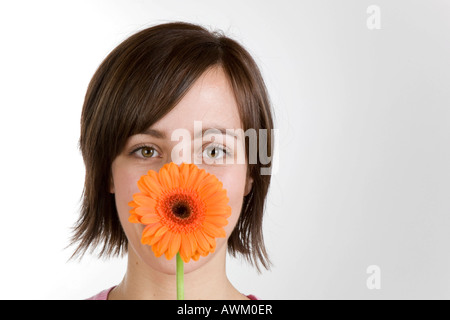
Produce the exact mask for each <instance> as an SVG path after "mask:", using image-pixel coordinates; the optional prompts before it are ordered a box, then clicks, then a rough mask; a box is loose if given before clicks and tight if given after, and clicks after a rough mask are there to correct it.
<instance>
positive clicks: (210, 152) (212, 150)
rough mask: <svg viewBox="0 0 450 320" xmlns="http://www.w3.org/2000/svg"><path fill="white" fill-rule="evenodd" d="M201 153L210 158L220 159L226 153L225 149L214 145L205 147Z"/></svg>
mask: <svg viewBox="0 0 450 320" xmlns="http://www.w3.org/2000/svg"><path fill="white" fill-rule="evenodd" d="M203 153H204V155H205V156H206V157H208V158H210V159H220V158H222V157H223V156H224V155H225V154H226V151H225V150H224V149H222V148H219V147H217V146H214V147H208V148H206V149H205V151H203Z"/></svg>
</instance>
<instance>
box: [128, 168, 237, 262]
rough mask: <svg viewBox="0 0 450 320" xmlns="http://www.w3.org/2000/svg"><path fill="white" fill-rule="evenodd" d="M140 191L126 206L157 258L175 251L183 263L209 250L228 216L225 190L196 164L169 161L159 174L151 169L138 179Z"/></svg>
mask: <svg viewBox="0 0 450 320" xmlns="http://www.w3.org/2000/svg"><path fill="white" fill-rule="evenodd" d="M138 187H139V190H140V191H141V192H140V193H136V194H134V195H133V201H131V202H130V203H129V206H130V207H132V208H133V209H131V210H130V214H131V216H130V217H129V221H130V222H132V223H142V224H144V225H146V227H145V229H144V231H143V232H142V239H141V242H142V243H143V244H148V245H150V246H151V247H152V250H153V252H154V253H155V255H156V256H157V257H160V256H161V255H162V254H165V256H166V258H167V259H172V258H173V257H174V256H175V255H176V254H177V252H179V253H180V256H181V258H182V259H183V261H184V262H189V260H190V259H191V258H192V259H194V260H198V259H199V257H200V256H206V255H208V254H209V253H210V252H214V250H215V248H216V239H215V238H220V237H225V236H226V234H225V230H224V229H223V227H224V226H225V225H227V224H228V221H227V218H228V217H229V216H230V215H231V208H230V206H228V201H229V199H228V197H227V192H226V190H225V189H223V184H222V182H220V181H219V180H218V179H217V177H216V176H214V175H212V174H209V173H207V172H206V171H205V170H204V169H199V168H198V167H197V166H196V165H195V164H185V163H182V164H181V165H180V166H177V165H176V164H175V163H173V162H171V163H168V164H166V165H164V166H163V167H162V168H161V170H159V173H157V172H155V171H152V170H150V171H149V172H148V173H147V174H146V175H144V176H142V177H141V178H140V179H139V181H138Z"/></svg>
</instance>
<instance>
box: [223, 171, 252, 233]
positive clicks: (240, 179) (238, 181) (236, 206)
mask: <svg viewBox="0 0 450 320" xmlns="http://www.w3.org/2000/svg"><path fill="white" fill-rule="evenodd" d="M217 177H218V178H219V179H220V181H222V183H223V186H224V188H225V189H226V190H227V196H228V198H229V199H230V201H229V206H230V207H231V212H232V213H231V216H230V217H229V218H228V225H226V227H225V231H226V233H227V236H230V234H231V232H232V231H233V229H234V227H235V226H236V223H237V221H238V219H239V215H240V213H241V208H242V203H243V201H244V190H245V177H246V167H245V166H239V165H237V166H236V167H235V168H233V170H230V171H228V172H226V174H223V175H217Z"/></svg>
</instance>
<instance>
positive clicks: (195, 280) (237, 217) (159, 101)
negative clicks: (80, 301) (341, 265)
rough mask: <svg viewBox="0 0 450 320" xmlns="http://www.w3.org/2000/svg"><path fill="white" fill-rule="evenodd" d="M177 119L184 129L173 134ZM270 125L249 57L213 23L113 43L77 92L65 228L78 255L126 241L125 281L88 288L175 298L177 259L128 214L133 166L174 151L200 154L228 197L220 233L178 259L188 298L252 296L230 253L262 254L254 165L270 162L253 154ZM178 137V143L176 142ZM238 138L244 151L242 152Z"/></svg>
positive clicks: (265, 177) (166, 158)
mask: <svg viewBox="0 0 450 320" xmlns="http://www.w3.org/2000/svg"><path fill="white" fill-rule="evenodd" d="M199 124H200V127H201V129H200V132H196V131H199V130H198V128H199ZM180 129H182V130H184V131H183V132H188V133H190V135H189V137H187V138H186V135H185V136H183V139H177V138H176V139H174V136H175V135H174V134H175V133H176V132H179V130H180ZM271 129H273V120H272V113H271V107H270V103H269V99H268V95H267V90H266V88H265V85H264V82H263V79H262V77H261V74H260V71H259V69H258V67H257V65H256V63H255V62H254V60H253V59H252V57H251V56H250V54H249V53H248V52H247V51H246V50H245V49H244V48H243V47H242V46H241V45H239V44H238V43H237V42H236V41H234V40H232V39H230V38H228V37H226V36H224V35H222V34H221V33H218V32H210V31H208V30H206V29H204V28H203V27H200V26H197V25H193V24H188V23H181V22H179V23H167V24H161V25H157V26H154V27H151V28H148V29H145V30H142V31H140V32H138V33H136V34H135V35H133V36H131V37H130V38H128V39H126V40H125V41H124V42H123V43H121V44H120V45H119V46H118V47H117V48H115V49H114V50H113V51H112V52H111V53H110V54H109V55H108V56H107V57H106V59H105V60H104V61H103V63H102V64H101V65H100V67H99V68H98V70H97V71H96V73H95V74H94V76H93V78H92V80H91V82H90V84H89V87H88V90H87V93H86V97H85V102H84V106H83V112H82V117H81V137H80V148H81V152H82V155H83V159H84V162H85V166H86V178H85V187H84V192H83V203H82V208H81V215H80V218H79V220H78V222H77V224H76V226H75V228H74V235H73V239H72V240H73V243H77V244H78V247H77V249H76V250H75V253H74V256H77V255H79V256H82V255H83V254H84V253H85V252H86V251H87V250H88V249H91V250H93V249H95V248H96V247H98V246H101V251H100V256H109V255H120V254H123V253H127V254H128V267H127V271H126V274H125V276H124V278H123V280H122V282H121V283H119V284H118V285H117V286H114V287H112V288H108V289H106V290H104V291H102V292H101V293H99V294H98V295H96V296H94V297H92V299H175V297H176V292H175V291H176V286H175V285H174V283H175V259H171V260H167V259H166V258H165V257H164V255H163V256H161V257H156V256H155V255H154V253H153V252H152V250H151V248H150V247H149V246H148V245H144V244H142V243H141V236H142V230H143V228H142V225H139V224H133V223H130V221H129V217H130V209H131V208H130V206H129V203H130V201H132V200H133V194H135V193H137V192H139V189H138V185H137V181H138V180H139V178H140V177H141V176H142V175H145V174H146V173H147V172H148V171H149V170H154V171H156V172H158V171H159V169H160V168H162V167H163V166H164V165H165V164H167V163H170V162H174V163H176V164H180V163H181V162H191V163H196V164H197V166H198V168H200V169H204V170H205V171H206V172H208V173H210V174H213V175H214V176H216V177H217V178H218V179H219V180H220V181H221V182H222V183H223V187H224V189H226V191H227V196H228V198H229V203H228V205H229V206H230V207H231V216H230V217H229V218H228V224H227V225H226V227H225V228H224V229H225V232H226V237H225V238H217V240H216V241H217V242H216V249H215V251H214V253H211V254H209V255H207V256H202V257H200V259H198V261H193V260H190V261H189V262H188V263H186V264H185V266H184V274H185V276H184V281H185V285H184V287H185V298H186V299H252V298H254V296H252V295H249V296H246V295H243V294H242V293H240V292H239V291H238V290H237V289H236V288H235V287H234V286H233V285H232V284H231V283H230V281H229V280H228V278H227V276H226V272H225V264H226V253H227V251H228V252H229V253H230V254H231V255H233V256H236V255H237V254H241V255H242V256H243V257H245V258H246V259H247V260H248V261H250V262H251V263H253V264H254V265H255V267H256V268H257V269H258V270H259V265H262V266H263V267H264V268H266V269H268V268H269V266H270V262H269V259H268V256H267V253H266V250H265V247H264V241H263V234H262V219H263V212H264V204H265V199H266V195H267V191H268V188H269V183H270V174H261V172H262V169H267V168H270V165H271V164H270V163H267V161H260V158H259V157H257V155H258V148H260V147H261V146H260V145H259V143H260V142H261V141H264V143H267V146H265V147H266V150H267V152H268V154H272V153H273V150H272V140H273V137H272V135H271V132H272V131H271ZM208 132H209V133H208ZM211 132H214V133H215V134H211ZM238 132H244V133H245V134H244V135H242V134H241V135H239V134H236V133H238ZM198 133H200V134H198ZM233 133H234V134H233ZM250 133H252V134H254V135H256V138H257V140H256V142H255V141H253V139H251V136H252V135H251V134H250ZM261 134H264V135H265V137H264V139H261ZM208 135H210V136H209V137H208ZM218 135H222V136H223V139H218ZM211 136H215V138H214V139H212V138H211ZM246 137H247V140H248V143H246ZM250 140H252V141H250ZM260 140H261V141H260ZM218 141H219V142H220V143H218ZM180 146H181V147H182V148H181V149H182V150H184V151H183V152H181V153H180V152H174V150H175V149H176V148H177V149H176V150H179V149H180ZM239 150H244V152H245V157H244V158H245V160H244V161H238V158H239ZM186 151H190V152H186ZM255 153H256V154H255ZM178 155H180V157H178ZM175 158H176V159H175ZM249 159H250V160H251V161H249ZM225 160H226V161H225Z"/></svg>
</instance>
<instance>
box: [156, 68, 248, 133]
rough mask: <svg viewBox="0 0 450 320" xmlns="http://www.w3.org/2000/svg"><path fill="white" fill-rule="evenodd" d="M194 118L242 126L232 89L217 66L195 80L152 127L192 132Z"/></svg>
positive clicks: (170, 130)
mask: <svg viewBox="0 0 450 320" xmlns="http://www.w3.org/2000/svg"><path fill="white" fill-rule="evenodd" d="M194 121H201V122H202V124H203V126H204V127H206V126H208V125H210V124H214V125H217V124H220V126H221V127H223V128H227V129H228V128H229V129H238V128H242V125H241V119H240V115H239V109H238V106H237V103H236V99H235V96H234V92H233V89H232V87H231V85H230V83H229V80H228V78H227V76H226V75H225V73H224V71H223V70H222V68H220V67H214V68H211V69H208V70H207V71H206V72H205V73H204V74H203V75H202V76H200V77H199V79H197V80H196V81H195V82H194V84H193V85H192V86H191V88H190V89H189V90H188V92H187V93H186V95H185V96H184V97H183V98H182V99H181V100H180V102H179V103H178V104H177V105H176V106H175V107H174V108H173V109H172V110H171V111H170V112H169V113H168V114H166V115H165V116H164V117H163V118H161V119H160V120H159V121H157V122H156V123H154V124H153V125H152V126H151V128H152V129H154V130H159V131H164V132H167V133H169V134H170V132H172V131H173V130H176V129H180V128H184V129H187V130H189V131H193V127H194Z"/></svg>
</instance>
